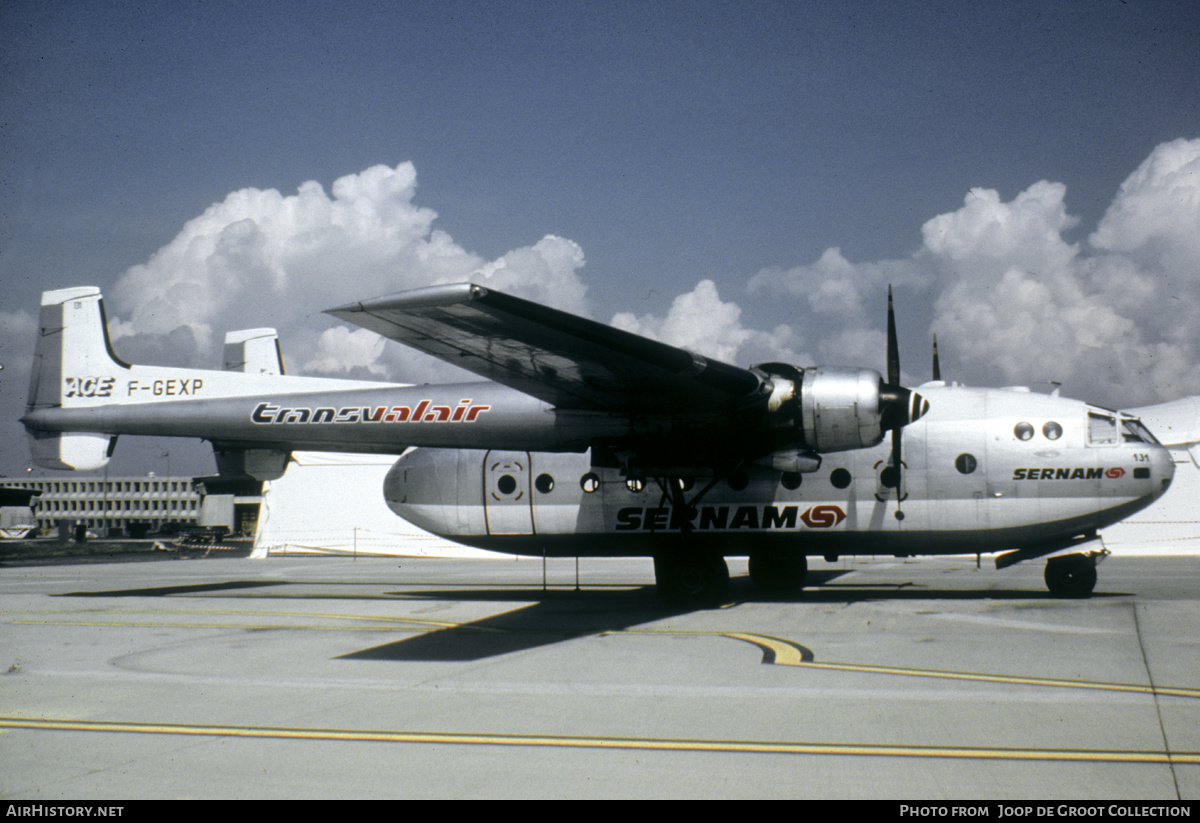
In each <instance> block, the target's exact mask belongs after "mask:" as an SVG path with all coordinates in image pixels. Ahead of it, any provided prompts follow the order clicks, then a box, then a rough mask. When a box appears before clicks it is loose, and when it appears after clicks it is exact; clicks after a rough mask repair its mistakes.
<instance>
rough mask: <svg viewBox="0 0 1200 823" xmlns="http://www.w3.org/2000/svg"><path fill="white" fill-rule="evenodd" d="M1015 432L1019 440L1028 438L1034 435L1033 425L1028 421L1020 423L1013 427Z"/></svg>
mask: <svg viewBox="0 0 1200 823" xmlns="http://www.w3.org/2000/svg"><path fill="white" fill-rule="evenodd" d="M1013 434H1015V435H1016V436H1017V439H1018V440H1028V439H1029V438H1031V437H1033V426H1031V425H1029V424H1028V423H1018V424H1017V425H1016V428H1014V429H1013Z"/></svg>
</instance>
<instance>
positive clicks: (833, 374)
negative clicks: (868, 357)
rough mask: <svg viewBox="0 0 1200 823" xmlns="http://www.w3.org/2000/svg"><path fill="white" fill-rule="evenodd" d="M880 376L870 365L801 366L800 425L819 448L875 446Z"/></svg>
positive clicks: (880, 419)
mask: <svg viewBox="0 0 1200 823" xmlns="http://www.w3.org/2000/svg"><path fill="white" fill-rule="evenodd" d="M882 389H883V377H882V376H881V375H880V374H879V372H877V371H874V370H873V369H839V368H825V367H818V368H813V369H805V370H804V378H803V381H802V383H801V387H800V421H799V423H800V428H801V430H802V431H803V433H804V442H805V444H807V445H808V446H809V448H812V449H814V450H815V451H818V452H835V451H846V450H848V449H862V448H867V447H869V446H874V445H875V444H877V443H879V442H880V441H881V440H883V434H884V431H885V429H884V425H883V424H884V420H883V403H882Z"/></svg>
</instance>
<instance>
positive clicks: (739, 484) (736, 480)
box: [728, 471, 750, 492]
mask: <svg viewBox="0 0 1200 823" xmlns="http://www.w3.org/2000/svg"><path fill="white" fill-rule="evenodd" d="M728 482H729V488H731V489H733V490H734V491H735V492H740V491H741V490H742V489H744V488H746V487H747V486H748V485H750V476H749V475H747V474H746V473H745V472H744V471H735V472H734V473H733V474H731V475H729V481H728Z"/></svg>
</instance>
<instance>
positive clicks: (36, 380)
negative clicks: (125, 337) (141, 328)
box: [27, 286, 129, 471]
mask: <svg viewBox="0 0 1200 823" xmlns="http://www.w3.org/2000/svg"><path fill="white" fill-rule="evenodd" d="M128 368H129V366H128V364H126V363H124V362H122V361H121V360H120V359H119V358H118V357H117V356H116V355H115V354H114V353H113V351H112V344H111V343H110V342H109V338H108V325H107V323H106V322H105V318H104V301H103V298H102V297H101V296H100V290H99V289H97V288H95V287H93V286H83V287H79V288H72V289H59V290H57V291H48V292H43V294H42V306H41V314H40V316H39V319H38V339H37V346H36V347H35V349H34V354H33V373H32V376H31V377H30V381H29V398H28V403H27V411H33V410H35V409H39V408H46V407H54V406H64V407H76V406H94V405H100V404H102V403H105V402H107V401H108V398H110V397H112V396H113V393H114V389H115V387H116V382H117V376H118V375H119V374H121V372H123V371H124V370H126V369H128ZM115 444H116V437H112V436H109V435H107V434H100V433H95V434H93V433H87V432H70V433H59V432H34V431H30V450H31V451H32V453H33V460H34V462H35V463H37V464H38V465H39V466H42V467H44V468H48V469H80V470H85V471H86V470H90V469H99V468H103V467H104V466H105V465H107V463H108V458H109V456H111V455H112V450H113V446H114V445H115Z"/></svg>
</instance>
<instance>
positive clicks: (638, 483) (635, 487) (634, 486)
mask: <svg viewBox="0 0 1200 823" xmlns="http://www.w3.org/2000/svg"><path fill="white" fill-rule="evenodd" d="M625 488H627V489H629V490H630V491H631V492H633V493H634V494H637V493H638V492H640V491H641V490H642V489H644V488H646V481H645V480H641V479H639V478H636V477H631V478H629V479H628V480H626V481H625Z"/></svg>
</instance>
